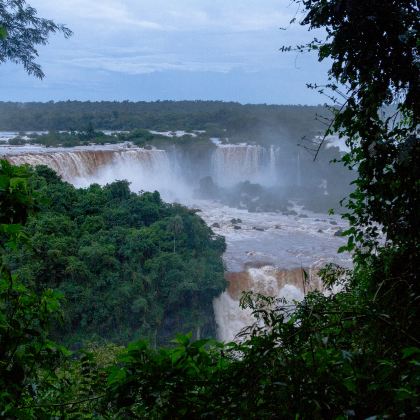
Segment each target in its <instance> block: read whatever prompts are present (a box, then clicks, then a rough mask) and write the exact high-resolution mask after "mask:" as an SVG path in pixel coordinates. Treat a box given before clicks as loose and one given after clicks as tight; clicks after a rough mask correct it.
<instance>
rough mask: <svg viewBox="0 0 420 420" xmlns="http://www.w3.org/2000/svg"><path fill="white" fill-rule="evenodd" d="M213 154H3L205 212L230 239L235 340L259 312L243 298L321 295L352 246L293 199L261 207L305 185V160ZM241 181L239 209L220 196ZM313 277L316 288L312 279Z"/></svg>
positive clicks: (325, 218)
mask: <svg viewBox="0 0 420 420" xmlns="http://www.w3.org/2000/svg"><path fill="white" fill-rule="evenodd" d="M207 153H208V154H207V155H206V156H201V157H200V159H201V160H200V162H201V163H200V162H197V161H195V160H194V159H192V158H191V156H190V157H188V155H186V154H185V152H184V151H182V150H179V149H177V148H176V147H169V148H166V149H157V148H147V149H146V148H139V147H133V146H132V145H129V144H118V145H105V146H86V147H75V148H43V147H38V146H20V147H12V146H7V145H4V146H2V147H1V150H0V154H1V155H3V156H4V157H5V158H6V159H7V160H9V161H10V162H11V163H13V164H29V165H47V166H49V167H51V168H52V169H54V170H55V171H56V172H57V173H58V174H60V175H61V176H62V178H63V179H64V180H66V181H68V182H70V183H72V184H74V185H75V186H77V187H86V186H88V185H90V184H91V183H98V184H106V183H109V182H112V181H114V180H118V179H127V180H128V181H129V182H130V186H131V189H132V190H133V191H134V192H138V191H153V190H157V191H159V192H160V193H161V195H162V197H163V199H165V200H166V201H168V202H179V203H181V204H184V205H186V206H188V207H191V208H194V209H196V210H197V211H198V214H199V215H200V216H201V217H202V218H203V219H204V220H205V222H206V223H207V224H208V225H209V226H210V227H211V228H212V229H213V231H214V232H215V233H216V234H219V235H222V236H224V237H225V239H226V243H227V250H226V252H225V254H224V261H225V267H226V279H227V281H228V283H229V286H228V288H227V290H226V291H225V292H223V293H222V294H221V295H220V296H219V297H218V298H216V299H215V300H214V303H213V307H214V316H215V320H216V324H217V331H218V338H219V339H221V340H223V341H230V340H233V339H234V338H235V336H236V334H237V333H238V332H239V331H240V330H241V329H242V328H244V327H245V326H247V325H249V324H250V323H251V322H252V317H251V315H250V313H249V312H248V311H246V310H242V309H240V307H239V299H240V296H241V293H242V291H246V290H251V291H254V292H258V293H262V294H265V295H270V296H275V297H284V298H285V299H286V300H288V301H293V300H301V299H302V298H303V296H304V294H305V293H306V292H307V291H308V290H314V289H317V290H322V284H321V283H320V280H319V278H318V277H317V275H316V273H317V269H319V268H320V267H322V266H323V265H324V264H325V263H327V262H334V263H338V264H340V265H344V266H349V265H350V264H351V258H350V255H348V254H337V249H338V247H339V246H341V245H343V244H344V243H345V239H344V238H342V237H341V236H340V235H339V232H340V230H343V229H344V228H345V223H344V222H343V221H342V220H341V219H340V217H339V216H335V215H333V216H331V215H327V214H326V213H316V212H313V211H310V210H308V209H304V208H303V206H302V205H301V204H299V202H298V201H297V202H296V201H293V198H294V197H293V194H292V197H291V199H290V200H289V201H287V200H285V201H284V202H285V203H286V204H284V206H283V208H282V209H280V210H279V209H273V210H270V207H268V208H267V207H266V206H263V205H261V206H260V207H258V206H259V204H258V203H260V202H261V194H263V193H264V191H265V190H264V188H265V189H270V188H281V187H283V188H286V187H287V188H288V191H290V190H292V191H293V186H296V188H298V187H299V186H300V185H299V184H301V183H302V182H305V181H304V177H303V176H302V174H301V172H300V171H301V167H300V162H299V154H297V159H296V158H295V157H293V158H291V157H290V156H285V155H284V154H282V150H281V148H279V147H278V146H275V145H271V146H268V147H263V146H259V145H250V144H219V143H218V142H217V141H214V142H213V144H212V147H211V148H209V150H208V152H207ZM203 180H204V181H205V182H203ZM241 183H242V185H244V186H245V187H244V188H245V189H241V190H240V191H237V200H236V202H235V203H232V202H228V201H226V200H224V199H223V194H221V193H220V191H225V192H226V191H227V192H229V191H233V190H229V188H231V189H234V188H236V187H235V186H237V185H241ZM203 185H204V186H203ZM209 186H210V187H209ZM255 186H258V188H260V189H258V188H257V187H255ZM317 188H318V189H319V191H318V193H319V195H320V196H322V195H323V194H328V190H327V186H326V185H325V183H324V184H323V183H322V182H321V183H320V184H319V185H318V186H317ZM212 189H213V190H212ZM210 190H211V191H210ZM279 191H280V190H279ZM254 204H255V206H254ZM253 206H254V207H253ZM304 269H305V271H306V273H308V276H309V281H308V282H305V281H304V272H303V270H304ZM306 283H307V284H306Z"/></svg>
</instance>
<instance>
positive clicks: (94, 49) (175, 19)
mask: <svg viewBox="0 0 420 420" xmlns="http://www.w3.org/2000/svg"><path fill="white" fill-rule="evenodd" d="M27 2H28V4H30V5H31V6H33V7H34V8H35V9H37V10H38V14H39V15H40V16H42V17H46V18H51V19H53V20H54V21H56V22H57V23H63V24H66V26H68V27H69V28H70V29H71V30H72V31H73V36H72V37H71V38H70V39H64V37H63V36H62V35H53V36H52V37H51V38H50V42H49V44H48V45H47V46H43V47H40V48H39V49H38V51H39V59H38V62H39V63H40V64H41V65H42V68H43V71H44V73H45V75H46V76H45V78H44V79H43V80H42V81H39V80H37V79H35V78H34V77H31V76H28V75H27V74H26V73H25V72H24V70H23V69H22V66H18V65H15V64H11V63H6V64H2V65H1V66H0V101H49V100H54V101H58V100H69V99H70V100H91V101H98V100H116V101H121V100H130V101H143V100H145V101H154V100H184V99H187V100H224V101H235V102H241V103H268V104H319V103H324V102H325V98H323V97H321V96H320V95H319V94H318V93H316V92H314V91H311V90H310V89H308V88H307V87H306V83H309V82H310V83H325V82H326V74H327V70H328V63H319V62H318V60H317V58H316V56H315V55H312V54H296V53H282V52H280V51H279V48H280V47H281V46H283V45H296V44H302V43H304V42H305V41H308V40H310V39H311V38H312V37H313V36H316V35H318V36H319V35H322V34H319V33H315V32H309V31H308V28H307V27H302V26H300V25H299V24H298V23H295V24H292V25H290V24H289V22H290V20H291V19H292V18H293V17H295V16H296V13H297V12H298V6H297V4H296V3H294V2H293V1H292V0H27ZM300 16H301V15H300V14H299V13H298V14H297V17H298V18H299V17H300ZM284 28H285V29H284Z"/></svg>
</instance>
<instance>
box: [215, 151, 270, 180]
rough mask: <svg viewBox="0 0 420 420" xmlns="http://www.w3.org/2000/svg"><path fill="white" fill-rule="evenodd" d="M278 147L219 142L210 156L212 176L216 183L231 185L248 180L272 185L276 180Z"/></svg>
mask: <svg viewBox="0 0 420 420" xmlns="http://www.w3.org/2000/svg"><path fill="white" fill-rule="evenodd" d="M277 154H278V149H277V148H276V147H275V146H271V147H270V149H269V150H267V149H266V148H264V147H262V146H256V145H248V144H220V145H218V146H217V148H216V150H215V151H214V152H213V155H212V157H211V171H212V177H213V179H214V180H215V181H216V183H217V184H219V185H222V186H232V185H234V184H237V183H238V182H243V181H250V182H253V183H259V184H261V185H265V186H269V185H273V184H275V183H276V181H277Z"/></svg>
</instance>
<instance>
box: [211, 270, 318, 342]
mask: <svg viewBox="0 0 420 420" xmlns="http://www.w3.org/2000/svg"><path fill="white" fill-rule="evenodd" d="M227 280H228V281H229V286H228V289H227V290H226V291H225V292H223V293H222V294H221V295H220V296H218V297H217V298H216V299H214V301H213V308H214V314H215V319H216V324H217V334H218V338H219V339H220V340H222V341H224V342H229V341H233V340H235V337H236V335H237V334H238V333H239V332H240V331H241V330H242V329H243V328H245V327H248V326H250V325H252V324H253V323H254V322H255V318H253V316H252V314H251V310H250V309H248V308H247V309H241V308H240V305H239V300H240V297H241V294H242V292H244V291H252V292H254V293H259V294H262V295H264V296H271V297H276V298H284V299H285V300H286V301H287V302H288V305H293V302H294V301H301V300H303V298H304V296H305V293H307V292H308V291H309V290H321V289H322V283H321V281H320V279H319V278H318V277H317V276H316V271H315V270H309V282H307V283H305V282H304V279H303V271H302V269H301V268H299V269H294V270H278V269H276V268H275V267H273V266H263V267H260V268H250V269H248V270H247V271H245V272H241V273H230V274H228V275H227Z"/></svg>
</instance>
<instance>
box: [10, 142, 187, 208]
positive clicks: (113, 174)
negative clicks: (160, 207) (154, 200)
mask: <svg viewBox="0 0 420 420" xmlns="http://www.w3.org/2000/svg"><path fill="white" fill-rule="evenodd" d="M5 157H6V159H7V160H9V162H11V163H13V164H16V165H22V164H29V165H31V166H36V165H46V166H49V167H50V168H52V169H54V170H55V171H56V172H57V173H58V174H59V175H60V176H62V178H63V179H64V180H65V181H68V182H71V183H72V184H74V185H75V186H77V187H87V186H88V185H90V184H92V183H98V184H101V185H104V184H107V183H110V182H113V181H115V180H116V179H126V180H128V181H129V182H130V183H131V188H132V190H134V191H140V190H144V191H154V190H157V191H159V192H160V193H161V195H162V197H163V198H164V199H165V200H168V201H179V200H187V199H188V198H189V196H190V188H188V187H187V184H186V182H185V181H184V179H183V176H182V174H181V173H180V170H179V168H180V167H179V165H178V164H177V162H176V159H175V158H172V157H171V158H170V157H169V156H168V153H167V152H166V151H165V150H158V149H150V150H149V149H141V148H136V149H114V150H112V149H111V150H98V149H95V150H87V149H85V150H75V151H70V150H69V151H67V150H65V151H61V150H60V151H52V152H49V151H45V152H40V153H39V152H38V153H31V152H29V153H22V154H16V155H6V156H5Z"/></svg>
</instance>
